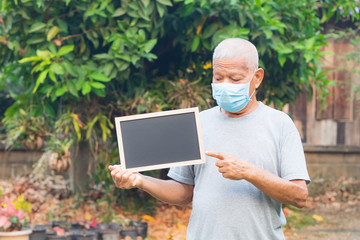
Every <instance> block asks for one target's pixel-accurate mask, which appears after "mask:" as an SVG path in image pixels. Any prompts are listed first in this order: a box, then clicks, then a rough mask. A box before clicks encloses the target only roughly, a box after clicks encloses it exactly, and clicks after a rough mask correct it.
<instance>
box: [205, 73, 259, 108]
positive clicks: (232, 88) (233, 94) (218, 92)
mask: <svg viewBox="0 0 360 240" xmlns="http://www.w3.org/2000/svg"><path fill="white" fill-rule="evenodd" d="M254 74H255V72H254V73H253V75H252V77H251V79H250V81H249V82H248V83H239V84H234V83H212V84H211V86H212V90H213V98H214V99H215V100H216V103H217V104H218V105H219V106H220V107H221V108H222V109H224V110H226V111H228V112H239V111H241V110H242V109H243V108H244V107H245V106H246V105H247V104H248V103H249V101H250V99H251V97H252V96H253V94H254V93H255V89H254V91H253V93H252V94H251V96H249V89H250V82H251V81H252V79H253V77H254Z"/></svg>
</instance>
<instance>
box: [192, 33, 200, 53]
mask: <svg viewBox="0 0 360 240" xmlns="http://www.w3.org/2000/svg"><path fill="white" fill-rule="evenodd" d="M199 43H200V37H199V35H196V36H195V38H194V40H193V42H192V45H191V51H192V52H195V51H196V49H197V48H198V47H199Z"/></svg>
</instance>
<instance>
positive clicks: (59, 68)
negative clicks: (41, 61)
mask: <svg viewBox="0 0 360 240" xmlns="http://www.w3.org/2000/svg"><path fill="white" fill-rule="evenodd" d="M50 69H51V71H53V72H54V73H55V74H57V75H64V73H65V71H64V68H63V66H61V65H60V64H59V63H53V64H51V66H50Z"/></svg>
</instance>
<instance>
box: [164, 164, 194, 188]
mask: <svg viewBox="0 0 360 240" xmlns="http://www.w3.org/2000/svg"><path fill="white" fill-rule="evenodd" d="M168 176H169V177H170V178H172V179H174V180H175V181H178V182H181V183H185V184H189V185H194V178H195V174H194V165H190V166H182V167H172V168H170V170H169V173H168Z"/></svg>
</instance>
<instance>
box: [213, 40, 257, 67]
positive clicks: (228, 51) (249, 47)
mask: <svg viewBox="0 0 360 240" xmlns="http://www.w3.org/2000/svg"><path fill="white" fill-rule="evenodd" d="M238 57H244V58H245V60H246V62H247V65H248V68H250V69H254V70H255V69H257V68H258V66H259V55H258V52H257V50H256V47H255V46H254V44H252V43H251V42H249V41H247V40H245V39H242V38H228V39H225V40H223V41H221V42H220V43H219V44H218V45H217V46H216V48H215V50H214V54H213V61H214V60H215V59H220V58H221V59H231V58H238Z"/></svg>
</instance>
